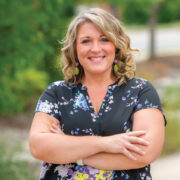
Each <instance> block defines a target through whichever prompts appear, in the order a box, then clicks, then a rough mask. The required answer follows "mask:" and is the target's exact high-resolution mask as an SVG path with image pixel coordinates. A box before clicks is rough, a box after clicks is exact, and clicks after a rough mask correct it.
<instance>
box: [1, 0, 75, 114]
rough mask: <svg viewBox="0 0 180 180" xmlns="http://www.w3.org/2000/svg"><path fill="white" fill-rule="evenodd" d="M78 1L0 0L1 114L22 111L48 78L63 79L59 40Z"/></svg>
mask: <svg viewBox="0 0 180 180" xmlns="http://www.w3.org/2000/svg"><path fill="white" fill-rule="evenodd" d="M75 2H76V1H71V0H53V1H48V0H44V1H40V0H34V1H26V0H16V1H14V0H10V1H6V0H1V1H0V18H1V21H0V39H1V45H0V57H1V58H0V62H1V66H0V84H1V86H0V102H1V103H0V115H11V114H13V113H15V112H21V111H23V110H24V109H26V108H28V106H29V104H30V103H31V101H32V99H33V97H35V95H36V94H39V93H40V92H42V91H43V90H44V88H45V87H46V86H47V84H48V83H49V82H51V81H54V80H57V79H58V80H59V79H62V73H61V70H60V68H58V61H57V60H58V55H59V54H60V48H59V43H58V41H59V40H61V39H62V37H63V35H64V32H65V30H66V24H67V23H68V21H69V19H70V18H71V17H72V16H73V15H74V3H75Z"/></svg>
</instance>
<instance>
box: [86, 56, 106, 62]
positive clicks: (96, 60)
mask: <svg viewBox="0 0 180 180" xmlns="http://www.w3.org/2000/svg"><path fill="white" fill-rule="evenodd" d="M104 58H105V56H98V57H88V59H89V60H90V61H92V62H101V61H103V60H104Z"/></svg>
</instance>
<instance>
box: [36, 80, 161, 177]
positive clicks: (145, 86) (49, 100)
mask: <svg viewBox="0 0 180 180" xmlns="http://www.w3.org/2000/svg"><path fill="white" fill-rule="evenodd" d="M152 107H153V108H158V109H160V110H161V111H162V108H161V104H160V100H159V97H158V95H157V92H156V90H155V89H154V87H153V86H152V85H151V84H150V83H149V82H148V81H146V80H144V79H139V78H134V79H132V80H128V82H127V83H126V84H124V85H122V86H118V85H117V82H115V83H114V84H112V85H109V86H108V91H107V94H106V95H105V97H104V100H103V101H102V104H101V108H100V110H99V113H98V114H97V115H96V114H95V111H94V107H93V105H92V102H91V99H90V97H89V95H88V92H87V88H86V87H85V86H84V85H82V84H78V85H70V84H68V83H66V82H65V81H57V82H54V83H52V84H51V85H50V86H49V87H48V88H47V89H46V90H45V91H44V92H43V94H42V95H41V97H40V99H39V101H38V103H37V107H36V112H37V111H41V112H44V113H47V114H49V115H51V116H54V117H55V118H57V119H58V120H59V121H60V124H61V129H62V131H63V132H65V133H66V134H69V135H73V136H79V135H91V136H94V135H96V136H108V135H112V134H116V133H125V132H129V131H131V130H132V124H133V123H132V121H133V119H132V114H133V113H134V112H136V111H139V110H141V109H144V108H152ZM112 132H113V133H112ZM49 176H51V177H52V179H53V177H54V179H53V180H68V179H69V180H91V179H92V180H120V179H121V180H151V179H152V178H151V175H150V166H149V165H148V166H146V167H144V168H141V169H137V170H119V171H117V170H116V171H104V170H99V169H95V168H92V167H90V166H87V165H84V166H78V165H77V164H75V163H70V164H61V165H58V164H49V163H46V162H44V163H43V166H42V171H41V175H40V180H48V177H49Z"/></svg>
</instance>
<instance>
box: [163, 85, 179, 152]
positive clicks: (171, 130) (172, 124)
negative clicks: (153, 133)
mask: <svg viewBox="0 0 180 180" xmlns="http://www.w3.org/2000/svg"><path fill="white" fill-rule="evenodd" d="M179 92H180V86H169V87H167V88H166V89H165V94H164V98H163V100H164V110H165V116H166V119H167V126H166V137H165V144H164V149H163V154H167V153H171V152H174V151H177V150H179V149H180V131H179V129H180V112H179V109H180V103H179V102H180V96H179Z"/></svg>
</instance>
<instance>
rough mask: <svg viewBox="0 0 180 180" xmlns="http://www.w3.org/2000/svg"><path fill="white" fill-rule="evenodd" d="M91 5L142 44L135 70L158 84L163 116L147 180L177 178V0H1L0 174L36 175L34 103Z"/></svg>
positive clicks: (17, 179)
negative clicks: (162, 135) (31, 138)
mask: <svg viewBox="0 0 180 180" xmlns="http://www.w3.org/2000/svg"><path fill="white" fill-rule="evenodd" d="M89 7H101V8H103V9H105V10H107V11H109V12H110V13H112V14H114V15H115V16H116V17H117V18H118V19H119V20H120V21H121V22H122V24H123V25H124V27H125V31H126V32H127V34H128V35H129V36H130V39H131V46H132V47H134V48H139V49H140V50H141V52H140V53H138V54H134V58H135V62H136V65H137V72H136V76H137V77H143V78H146V79H148V80H149V81H151V82H152V83H153V85H154V86H155V87H156V89H157V91H158V93H159V95H160V98H161V102H162V105H163V108H164V112H165V115H166V119H167V121H168V124H167V126H166V140H165V145H164V150H163V152H162V154H161V157H160V158H159V159H158V160H157V161H156V162H155V163H153V164H152V175H153V180H177V179H180V172H178V169H179V167H180V0H171V1H168V0H146V1H144V0H99V1H97V0H96V1H95V0H51V1H50V0H29V1H27V0H16V1H14V0H9V1H7V0H0V179H1V180H12V179H13V180H24V179H26V180H35V179H38V176H39V171H40V163H41V162H39V161H37V160H35V159H33V158H32V157H31V155H30V154H29V150H28V132H29V128H30V125H31V122H32V118H33V112H34V109H35V105H36V103H37V100H38V98H39V96H40V94H41V93H42V91H43V90H44V89H45V88H46V87H47V85H48V84H49V83H50V82H52V81H56V80H61V79H63V75H62V72H61V68H60V55H61V51H60V49H61V45H60V41H61V40H62V39H63V37H64V36H65V32H66V30H67V27H68V24H69V22H70V21H71V20H72V18H73V17H74V16H75V15H76V14H77V13H79V12H80V11H82V10H84V9H86V8H89Z"/></svg>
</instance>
